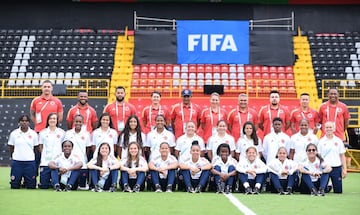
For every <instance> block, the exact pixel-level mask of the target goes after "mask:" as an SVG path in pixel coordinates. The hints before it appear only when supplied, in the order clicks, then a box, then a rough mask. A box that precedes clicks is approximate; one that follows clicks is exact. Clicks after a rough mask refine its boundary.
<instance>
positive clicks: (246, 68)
mask: <svg viewBox="0 0 360 215" xmlns="http://www.w3.org/2000/svg"><path fill="white" fill-rule="evenodd" d="M252 71H253V69H252V67H251V66H245V72H246V73H252Z"/></svg>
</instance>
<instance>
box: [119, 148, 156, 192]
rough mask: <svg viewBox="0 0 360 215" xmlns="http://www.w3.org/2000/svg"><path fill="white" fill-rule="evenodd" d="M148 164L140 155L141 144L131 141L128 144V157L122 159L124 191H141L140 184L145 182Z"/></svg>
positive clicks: (121, 168)
mask: <svg viewBox="0 0 360 215" xmlns="http://www.w3.org/2000/svg"><path fill="white" fill-rule="evenodd" d="M148 169H149V168H148V164H147V162H146V160H145V158H144V157H143V156H141V155H140V145H139V144H138V143H137V142H131V143H130V144H129V146H128V153H127V157H126V158H125V159H123V160H122V161H121V166H120V170H121V183H122V186H123V191H124V192H135V193H138V192H140V186H141V185H143V184H144V181H145V172H147V171H148Z"/></svg>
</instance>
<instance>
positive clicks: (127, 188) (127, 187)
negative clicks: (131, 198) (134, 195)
mask: <svg viewBox="0 0 360 215" xmlns="http://www.w3.org/2000/svg"><path fill="white" fill-rule="evenodd" d="M123 192H127V193H131V192H132V190H131V188H130V187H129V185H128V184H124V189H123Z"/></svg>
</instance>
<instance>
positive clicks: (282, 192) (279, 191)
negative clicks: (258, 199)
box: [278, 188, 287, 195]
mask: <svg viewBox="0 0 360 215" xmlns="http://www.w3.org/2000/svg"><path fill="white" fill-rule="evenodd" d="M278 193H279V195H286V194H287V193H285V192H284V189H283V188H279V189H278Z"/></svg>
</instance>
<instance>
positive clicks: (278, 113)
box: [268, 105, 280, 131]
mask: <svg viewBox="0 0 360 215" xmlns="http://www.w3.org/2000/svg"><path fill="white" fill-rule="evenodd" d="M268 112H269V118H270V122H272V120H273V118H272V116H271V109H270V105H269V106H268ZM276 117H280V107H279V108H278V110H277V116H276ZM271 129H272V123H270V131H271Z"/></svg>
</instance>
